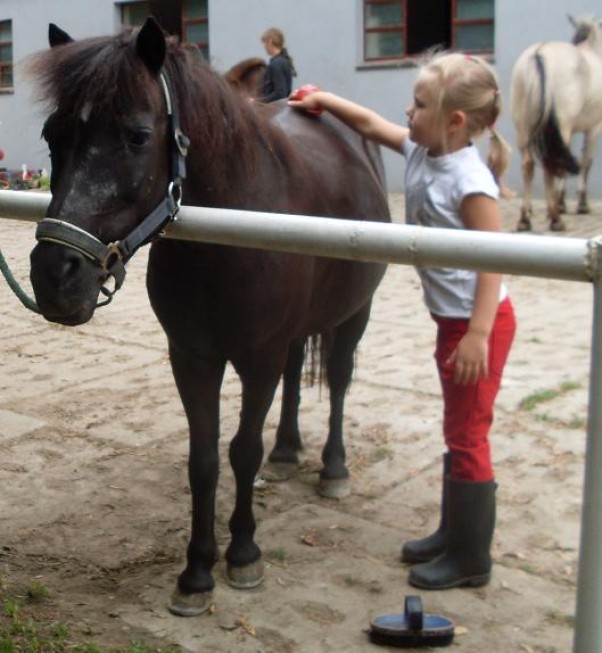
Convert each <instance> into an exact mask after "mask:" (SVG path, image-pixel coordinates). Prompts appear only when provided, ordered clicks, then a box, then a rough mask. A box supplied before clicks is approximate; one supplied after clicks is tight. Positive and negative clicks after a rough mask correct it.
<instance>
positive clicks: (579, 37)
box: [567, 14, 602, 54]
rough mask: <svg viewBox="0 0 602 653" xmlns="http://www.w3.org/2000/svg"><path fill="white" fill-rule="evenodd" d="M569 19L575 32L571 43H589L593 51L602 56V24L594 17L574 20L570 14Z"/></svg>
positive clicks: (582, 17)
mask: <svg viewBox="0 0 602 653" xmlns="http://www.w3.org/2000/svg"><path fill="white" fill-rule="evenodd" d="M567 18H568V19H569V22H570V23H571V25H572V26H573V28H574V30H575V32H574V33H573V38H572V39H571V43H572V44H573V45H579V44H580V43H587V44H588V45H589V46H590V47H591V48H592V49H593V50H595V51H597V52H599V53H600V54H602V23H601V22H600V21H599V20H597V19H596V18H594V17H592V16H581V17H579V18H573V16H571V15H570V14H568V15H567Z"/></svg>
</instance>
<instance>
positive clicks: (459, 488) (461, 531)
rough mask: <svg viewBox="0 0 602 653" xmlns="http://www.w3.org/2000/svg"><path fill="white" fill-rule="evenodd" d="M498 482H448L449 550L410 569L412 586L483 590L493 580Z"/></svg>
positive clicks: (433, 588)
mask: <svg viewBox="0 0 602 653" xmlns="http://www.w3.org/2000/svg"><path fill="white" fill-rule="evenodd" d="M496 487H497V486H496V483H495V481H487V482H484V483H475V482H472V481H457V480H454V479H451V478H450V479H449V480H448V488H447V491H448V513H447V520H448V522H447V523H448V530H447V549H446V550H445V551H444V552H443V553H442V554H441V555H439V556H437V557H436V558H434V559H433V560H431V561H430V562H425V563H423V564H419V565H415V566H414V567H412V569H411V570H410V577H409V581H410V585H413V586H414V587H420V588H421V589H426V590H444V589H448V588H450V587H464V586H470V587H480V586H481V585H486V584H487V583H488V582H489V580H490V578H491V541H492V539H493V529H494V528H495V489H496Z"/></svg>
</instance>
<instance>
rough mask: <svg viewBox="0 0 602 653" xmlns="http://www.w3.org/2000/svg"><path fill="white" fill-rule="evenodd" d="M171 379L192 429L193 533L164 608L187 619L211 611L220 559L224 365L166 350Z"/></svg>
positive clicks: (190, 458) (173, 349)
mask: <svg viewBox="0 0 602 653" xmlns="http://www.w3.org/2000/svg"><path fill="white" fill-rule="evenodd" d="M170 358H171V367H172V370H173V375H174V378H175V381H176V385H177V387H178V391H179V393H180V397H181V399H182V403H183V404H184V409H185V411H186V416H187V418H188V425H189V429H190V455H189V459H188V476H189V481H190V490H191V498H192V528H191V536H190V542H189V544H188V550H187V564H186V568H185V569H184V571H183V572H182V573H181V574H180V576H179V578H178V584H177V587H176V590H175V591H174V593H173V595H172V597H171V601H170V603H169V605H168V608H169V611H170V612H172V613H173V614H176V615H179V616H183V617H189V616H194V615H197V614H200V613H202V612H205V611H206V610H208V609H209V608H210V607H211V604H212V596H213V587H214V586H215V583H214V580H213V577H212V575H211V569H212V568H213V565H214V564H215V561H216V560H217V557H218V550H217V543H216V541H215V531H214V520H215V493H216V487H217V479H218V474H219V454H218V439H219V397H220V388H221V384H222V379H223V375H224V368H225V362H223V361H215V362H213V363H208V362H207V361H199V360H197V359H195V358H194V356H191V355H190V354H188V353H186V352H182V351H178V350H177V349H175V348H174V347H170Z"/></svg>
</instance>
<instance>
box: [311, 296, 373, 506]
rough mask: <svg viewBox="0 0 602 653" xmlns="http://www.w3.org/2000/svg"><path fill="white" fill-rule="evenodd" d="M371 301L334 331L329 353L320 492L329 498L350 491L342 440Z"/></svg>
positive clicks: (339, 497)
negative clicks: (348, 395) (327, 411)
mask: <svg viewBox="0 0 602 653" xmlns="http://www.w3.org/2000/svg"><path fill="white" fill-rule="evenodd" d="M371 304H372V302H371V301H370V302H368V303H367V304H365V305H364V306H363V307H362V308H361V309H360V310H359V311H358V312H357V313H356V314H355V315H353V316H352V317H351V318H349V319H348V320H347V321H346V322H343V324H341V325H339V326H338V327H337V328H336V329H335V330H334V337H333V341H332V346H331V350H330V353H329V356H328V362H327V366H326V376H327V379H328V386H329V389H330V419H329V429H328V438H327V440H326V444H325V445H324V448H323V450H322V463H323V468H322V470H321V471H320V485H319V488H318V492H319V493H320V494H321V495H322V496H323V497H327V498H329V499H342V498H343V497H345V496H347V495H348V494H349V471H348V470H347V467H346V466H345V444H344V442H343V408H344V403H345V394H346V392H347V388H348V387H349V383H350V382H351V376H352V374H353V365H354V354H355V350H356V347H357V343H358V342H359V340H360V338H361V337H362V335H363V333H364V331H365V329H366V325H367V324H368V318H369V317H370V308H371Z"/></svg>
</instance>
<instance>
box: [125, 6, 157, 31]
mask: <svg viewBox="0 0 602 653" xmlns="http://www.w3.org/2000/svg"><path fill="white" fill-rule="evenodd" d="M149 14H150V9H149V6H148V4H147V3H146V2H130V3H127V4H124V5H121V22H122V24H123V25H126V26H127V27H138V26H140V25H142V24H143V23H144V21H145V20H146V17H147V16H148V15H149Z"/></svg>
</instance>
